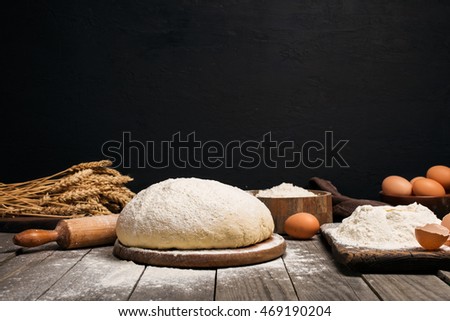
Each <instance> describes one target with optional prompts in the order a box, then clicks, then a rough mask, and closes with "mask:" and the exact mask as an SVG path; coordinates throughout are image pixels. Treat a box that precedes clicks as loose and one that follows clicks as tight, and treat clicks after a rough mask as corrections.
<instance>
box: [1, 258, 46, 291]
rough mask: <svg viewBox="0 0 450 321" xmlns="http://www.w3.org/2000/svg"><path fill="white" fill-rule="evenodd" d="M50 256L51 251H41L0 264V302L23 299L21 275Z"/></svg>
mask: <svg viewBox="0 0 450 321" xmlns="http://www.w3.org/2000/svg"><path fill="white" fill-rule="evenodd" d="M50 255H52V251H41V252H34V253H29V254H27V255H20V256H16V257H14V258H13V259H9V260H5V261H3V262H2V263H1V264H0V300H17V299H19V298H23V296H24V295H25V294H24V293H22V289H21V286H23V275H25V274H27V273H28V272H27V271H28V270H32V269H34V268H35V266H36V265H38V264H39V263H40V262H42V261H43V260H45V259H46V258H47V257H48V256H50Z"/></svg>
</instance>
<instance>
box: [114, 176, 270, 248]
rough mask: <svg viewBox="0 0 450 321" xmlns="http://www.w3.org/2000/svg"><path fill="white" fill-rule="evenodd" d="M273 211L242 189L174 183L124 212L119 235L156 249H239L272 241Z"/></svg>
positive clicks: (147, 193)
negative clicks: (269, 239)
mask: <svg viewBox="0 0 450 321" xmlns="http://www.w3.org/2000/svg"><path fill="white" fill-rule="evenodd" d="M273 230H274V222H273V218H272V215H271V214H270V211H269V209H268V208H267V207H266V206H265V205H264V204H263V203H262V202H261V201H259V200H258V199H257V198H256V197H254V196H253V195H251V194H250V193H247V192H245V191H243V190H241V189H239V188H237V187H233V186H230V185H226V184H223V183H220V182H217V181H214V180H205V179H198V178H176V179H168V180H165V181H162V182H160V183H157V184H154V185H151V186H150V187H148V188H146V189H144V190H142V191H141V192H139V193H138V194H137V195H136V196H135V197H134V198H133V199H132V200H131V201H130V202H129V203H128V204H127V205H126V206H125V208H124V209H123V210H122V212H121V214H120V216H119V219H118V221H117V227H116V233H117V237H118V239H119V241H120V242H121V243H122V244H123V245H126V246H130V247H140V248H150V249H173V248H175V249H212V248H238V247H243V246H248V245H252V244H255V243H258V242H261V241H263V240H266V239H268V238H269V237H270V236H271V235H272V233H273Z"/></svg>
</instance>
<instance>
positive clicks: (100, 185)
mask: <svg viewBox="0 0 450 321" xmlns="http://www.w3.org/2000/svg"><path fill="white" fill-rule="evenodd" d="M111 165H112V163H111V162H110V161H108V160H102V161H98V162H88V163H81V164H78V165H74V166H72V167H70V168H68V169H66V170H64V171H62V172H59V173H56V174H54V175H51V176H47V177H43V178H38V179H35V180H32V181H27V182H22V183H14V184H4V183H0V204H1V208H0V216H5V215H8V216H11V215H13V216H20V215H22V216H40V217H64V218H72V217H79V216H87V215H104V214H113V213H119V212H120V211H121V210H122V208H123V207H124V206H125V204H126V203H127V202H128V201H130V200H131V198H132V197H133V196H134V193H133V192H131V191H130V190H129V189H128V188H126V187H125V184H126V183H128V182H130V181H132V180H133V179H132V178H131V177H129V176H125V175H121V174H120V173H119V172H118V171H117V170H115V169H112V168H109V166H111Z"/></svg>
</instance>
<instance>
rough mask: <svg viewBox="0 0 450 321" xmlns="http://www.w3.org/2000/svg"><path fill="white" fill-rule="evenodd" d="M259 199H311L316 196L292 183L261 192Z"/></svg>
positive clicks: (258, 195)
mask: <svg viewBox="0 0 450 321" xmlns="http://www.w3.org/2000/svg"><path fill="white" fill-rule="evenodd" d="M256 196H257V197H310V196H316V194H314V193H313V192H310V191H308V190H306V189H304V188H302V187H298V186H295V185H293V184H291V183H281V184H280V185H278V186H274V187H272V188H270V189H265V190H261V191H259V192H258V194H256Z"/></svg>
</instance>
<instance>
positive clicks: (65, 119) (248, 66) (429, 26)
mask: <svg viewBox="0 0 450 321" xmlns="http://www.w3.org/2000/svg"><path fill="white" fill-rule="evenodd" d="M2 11H3V12H2V16H3V17H2V25H3V26H2V30H1V33H2V56H3V59H2V62H1V64H2V69H1V74H2V78H3V85H2V86H1V98H0V99H1V105H2V127H1V138H0V139H1V146H2V157H1V170H0V181H2V182H7V183H8V182H13V181H21V180H28V179H32V178H36V177H41V176H44V175H48V174H51V173H53V172H56V171H58V170H61V169H64V168H66V167H68V166H70V165H72V164H75V163H79V162H83V161H88V160H98V159H103V158H105V155H103V153H102V145H103V144H104V143H105V142H108V141H120V140H122V136H123V135H124V133H129V135H131V138H132V139H133V140H135V141H139V142H146V141H151V142H154V143H155V145H156V146H159V145H160V144H161V142H162V141H166V140H169V139H171V137H172V136H173V135H175V134H177V133H179V135H180V137H181V138H182V139H186V137H187V135H188V134H190V133H194V135H195V137H196V139H197V140H199V141H201V142H202V143H204V142H207V141H210V140H216V141H218V142H220V143H221V144H224V145H225V144H227V143H229V142H231V141H239V142H241V143H243V142H245V141H248V140H252V141H260V140H262V138H263V136H264V135H265V134H267V133H270V135H271V137H272V140H274V141H276V142H278V143H280V142H283V141H289V142H294V143H295V148H296V149H297V150H298V149H299V148H301V146H302V145H303V144H304V143H305V142H308V141H317V142H320V143H323V142H324V137H325V135H326V132H331V133H332V134H333V137H334V141H335V143H336V142H338V141H339V140H348V143H347V144H346V145H345V146H344V147H343V148H342V149H341V150H340V156H342V158H343V159H345V161H346V163H347V164H348V166H347V167H342V166H339V164H338V163H337V162H333V163H332V164H331V165H330V164H329V165H330V166H325V164H321V165H320V166H316V168H309V167H307V166H304V165H299V166H297V167H294V168H287V167H286V166H284V164H283V163H282V162H278V163H277V166H276V168H273V166H272V167H271V166H267V165H266V164H264V163H261V164H259V166H256V167H255V168H252V169H244V168H242V166H239V163H238V161H239V158H236V159H234V160H233V163H232V164H231V165H232V166H228V167H226V166H219V167H218V168H214V169H211V168H206V167H205V166H201V167H200V168H194V167H193V166H186V168H177V167H176V166H169V167H166V168H160V169H156V168H151V167H150V166H146V167H144V168H139V162H138V158H137V157H136V155H137V149H134V151H133V150H132V154H131V156H132V157H131V158H130V159H128V161H129V165H130V166H127V168H123V164H121V163H120V162H119V161H118V160H116V161H115V165H117V166H119V169H120V170H121V171H123V172H124V173H127V174H130V175H132V176H133V177H134V178H135V181H134V183H133V184H132V186H131V187H132V189H134V190H135V191H137V190H140V189H141V188H144V187H146V186H148V185H150V184H151V183H154V182H157V181H160V180H162V179H165V178H168V177H178V176H197V177H209V178H213V179H217V180H220V181H223V182H226V183H229V184H233V185H237V186H239V187H241V188H263V187H270V186H273V185H274V184H278V183H280V182H282V181H289V182H293V183H296V184H298V185H301V186H304V185H306V183H307V180H308V178H309V177H311V176H320V177H324V178H327V179H330V180H332V181H333V182H334V183H335V185H337V186H338V188H340V189H341V191H342V192H344V193H346V194H349V195H352V196H356V197H370V198H377V191H378V190H379V186H380V182H381V180H382V178H383V177H385V176H386V175H389V174H399V175H403V176H405V177H408V178H411V177H413V176H415V175H422V174H423V173H424V171H425V170H426V169H427V168H428V167H429V166H431V165H434V164H446V165H450V147H449V142H448V136H449V129H448V126H449V122H450V111H449V107H450V81H449V80H450V2H448V1H437V0H431V1H430V0H426V1H425V0H423V1H420V0H411V1H400V0H381V1H374V0H346V1H334V0H333V1H331V0H329V1H298V0H286V1H278V0H273V1H272V0H270V1H263V0H240V1H223V0H220V1H198V0H197V1H181V0H180V1H167V0H161V1H136V0H134V1H132V0H126V1H125V0H124V1H16V2H14V4H11V3H10V4H9V5H8V8H3V10H2ZM133 144H135V145H136V144H138V143H133ZM133 153H135V155H134V156H133ZM110 156H111V155H110ZM190 156H191V157H194V156H195V157H198V150H197V152H196V153H195V154H192V153H191V154H190ZM275 156H277V155H275ZM278 156H280V155H278ZM321 156H323V154H321V151H318V150H316V153H315V154H314V153H312V155H310V157H312V159H316V160H317V159H318V158H317V157H321ZM133 157H134V158H133ZM315 164H316V165H317V164H318V163H315ZM141 165H142V164H141ZM229 165H230V164H229ZM341 165H342V164H341Z"/></svg>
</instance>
